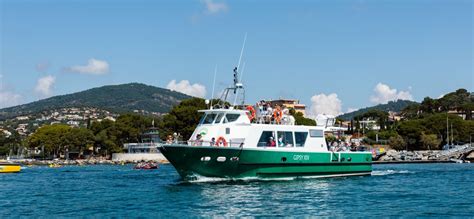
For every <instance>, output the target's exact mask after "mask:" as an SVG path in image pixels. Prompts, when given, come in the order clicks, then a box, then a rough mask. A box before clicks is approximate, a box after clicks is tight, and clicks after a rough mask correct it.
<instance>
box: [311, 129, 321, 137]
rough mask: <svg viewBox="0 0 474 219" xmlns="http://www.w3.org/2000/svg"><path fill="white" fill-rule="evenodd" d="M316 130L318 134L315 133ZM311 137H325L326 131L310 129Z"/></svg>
mask: <svg viewBox="0 0 474 219" xmlns="http://www.w3.org/2000/svg"><path fill="white" fill-rule="evenodd" d="M315 132H316V134H315ZM309 137H311V138H323V137H324V131H323V130H318V129H310V130H309Z"/></svg>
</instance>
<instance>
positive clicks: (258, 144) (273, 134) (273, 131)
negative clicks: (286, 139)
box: [257, 130, 278, 147]
mask: <svg viewBox="0 0 474 219" xmlns="http://www.w3.org/2000/svg"><path fill="white" fill-rule="evenodd" d="M264 132H270V133H272V136H271V137H273V140H274V141H275V143H277V142H276V139H275V138H276V132H275V130H272V131H269V130H263V131H262V132H261V134H260V137H259V138H258V142H257V147H272V146H268V145H267V143H268V137H267V139H266V140H265V142H264V145H260V143H261V141H260V140H262V136H263V133H264ZM275 147H278V145H275Z"/></svg>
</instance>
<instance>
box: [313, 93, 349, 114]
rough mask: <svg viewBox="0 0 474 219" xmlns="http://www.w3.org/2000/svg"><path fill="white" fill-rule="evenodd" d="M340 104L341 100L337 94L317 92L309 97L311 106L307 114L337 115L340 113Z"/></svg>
mask: <svg viewBox="0 0 474 219" xmlns="http://www.w3.org/2000/svg"><path fill="white" fill-rule="evenodd" d="M341 106H342V102H341V100H339V98H338V97H337V94H335V93H332V94H329V95H326V94H317V95H314V96H313V97H311V108H310V113H309V114H310V115H311V116H316V115H318V114H327V115H333V116H337V115H340V114H341Z"/></svg>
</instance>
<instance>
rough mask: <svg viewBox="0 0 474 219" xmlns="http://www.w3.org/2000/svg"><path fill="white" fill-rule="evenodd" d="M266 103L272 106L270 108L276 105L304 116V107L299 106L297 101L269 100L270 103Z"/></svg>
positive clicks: (302, 105)
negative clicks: (291, 109)
mask: <svg viewBox="0 0 474 219" xmlns="http://www.w3.org/2000/svg"><path fill="white" fill-rule="evenodd" d="M267 102H268V103H270V104H271V105H272V107H275V106H276V105H279V106H284V107H286V108H293V109H295V111H296V112H300V113H302V114H303V115H305V111H306V105H304V104H301V103H300V101H299V100H296V99H283V98H280V99H278V100H270V101H267Z"/></svg>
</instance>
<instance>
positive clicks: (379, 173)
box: [372, 170, 413, 176]
mask: <svg viewBox="0 0 474 219" xmlns="http://www.w3.org/2000/svg"><path fill="white" fill-rule="evenodd" d="M406 173H413V172H411V171H408V170H374V171H372V176H386V175H392V174H406Z"/></svg>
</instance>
